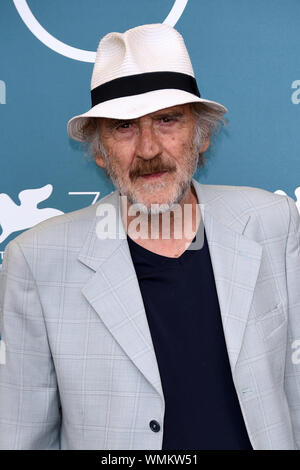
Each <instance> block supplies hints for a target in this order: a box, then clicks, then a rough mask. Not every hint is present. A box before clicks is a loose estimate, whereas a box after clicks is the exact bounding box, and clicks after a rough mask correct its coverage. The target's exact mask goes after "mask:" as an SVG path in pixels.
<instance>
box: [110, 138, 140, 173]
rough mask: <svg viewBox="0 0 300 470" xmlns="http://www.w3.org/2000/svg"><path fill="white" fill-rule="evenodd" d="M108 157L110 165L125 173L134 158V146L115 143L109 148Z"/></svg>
mask: <svg viewBox="0 0 300 470" xmlns="http://www.w3.org/2000/svg"><path fill="white" fill-rule="evenodd" d="M110 157H111V161H112V164H113V165H114V166H117V167H118V168H119V169H120V170H121V171H123V172H127V171H128V170H129V168H130V166H131V164H132V160H133V158H134V146H133V145H128V143H127V144H125V143H120V142H118V143H115V144H114V145H112V146H111V152H110Z"/></svg>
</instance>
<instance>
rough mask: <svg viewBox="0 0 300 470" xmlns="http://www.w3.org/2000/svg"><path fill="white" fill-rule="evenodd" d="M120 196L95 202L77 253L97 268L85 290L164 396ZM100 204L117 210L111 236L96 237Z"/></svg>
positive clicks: (120, 341) (130, 355)
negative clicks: (82, 243)
mask: <svg viewBox="0 0 300 470" xmlns="http://www.w3.org/2000/svg"><path fill="white" fill-rule="evenodd" d="M118 196H119V193H118V191H115V192H113V193H112V194H110V195H108V196H107V197H106V198H105V200H104V199H103V201H102V200H101V201H99V203H98V204H95V218H94V220H93V222H92V224H91V226H90V230H89V234H88V237H87V239H86V241H85V243H84V245H83V247H82V249H81V251H80V254H79V256H78V259H79V261H81V262H82V263H84V264H85V265H87V266H89V267H90V268H91V269H92V270H93V271H94V274H93V275H92V276H91V278H90V280H89V281H88V282H87V283H86V284H85V286H84V287H83V289H82V293H83V295H84V296H85V297H86V299H87V301H88V302H89V303H90V304H91V305H92V306H93V308H94V309H95V311H96V312H97V314H98V315H99V317H100V318H101V320H102V321H103V323H104V324H105V325H106V327H107V328H108V330H109V331H110V333H111V334H112V335H113V336H114V338H115V339H116V341H117V342H118V343H119V345H120V346H121V348H122V349H123V350H124V352H125V353H126V354H127V355H128V357H129V358H130V359H131V360H132V361H133V363H134V364H135V365H136V367H138V369H139V370H140V371H141V372H142V374H143V375H144V377H145V378H146V379H147V380H148V381H149V382H150V384H151V385H152V386H153V387H154V388H155V389H156V391H157V392H158V393H159V394H160V395H161V397H162V398H163V391H162V385H161V380H160V375H159V369H158V364H157V361H156V356H155V351H154V347H153V343H152V338H151V333H150V330H149V326H148V321H147V316H146V312H145V309H144V304H143V299H142V296H141V292H140V289H139V283H138V280H137V277H136V273H135V269H134V265H133V262H132V259H131V255H130V250H129V246H128V243H127V239H126V232H125V231H124V227H123V224H122V219H121V211H120V199H119V197H118ZM101 204H109V205H110V207H112V208H114V209H115V214H116V227H115V230H114V231H113V232H112V233H111V234H110V236H111V238H110V239H109V238H107V239H103V240H101V239H99V238H98V237H97V233H96V225H97V223H98V222H99V220H100V217H97V216H96V210H97V208H98V207H99V206H100V205H101Z"/></svg>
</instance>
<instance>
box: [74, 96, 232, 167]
mask: <svg viewBox="0 0 300 470" xmlns="http://www.w3.org/2000/svg"><path fill="white" fill-rule="evenodd" d="M191 109H192V112H193V115H194V117H195V123H196V127H195V142H196V143H197V145H198V146H199V147H200V146H201V144H202V143H203V142H205V141H206V139H207V138H209V139H210V142H211V141H212V140H213V139H215V137H216V136H217V134H218V132H219V130H220V128H221V127H222V124H223V125H226V124H227V123H228V121H227V119H226V118H224V117H223V114H224V112H223V111H222V110H220V108H217V107H215V106H213V105H207V104H206V103H201V102H200V103H191ZM99 119H100V118H98V117H90V118H86V119H85V120H84V122H83V124H82V127H81V131H82V134H83V136H84V141H83V146H84V149H85V156H86V157H88V158H92V159H93V158H94V157H95V156H96V155H99V154H101V155H103V156H104V158H107V154H106V150H105V148H104V145H103V143H102V141H101V139H100V132H99V127H98V122H99ZM204 153H205V152H203V153H201V152H199V160H198V166H197V168H199V167H201V166H202V167H204V166H205V163H206V158H205V156H204ZM103 170H104V173H105V174H106V175H107V173H106V171H105V168H103Z"/></svg>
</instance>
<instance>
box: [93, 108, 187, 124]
mask: <svg viewBox="0 0 300 470" xmlns="http://www.w3.org/2000/svg"><path fill="white" fill-rule="evenodd" d="M191 113H192V106H191V103H186V104H179V105H175V106H170V107H169V108H162V109H159V110H158V111H154V112H153V113H149V114H144V115H142V116H140V117H138V118H135V119H125V118H124V119H114V118H102V117H101V118H98V119H99V123H100V125H101V124H102V125H104V126H106V125H109V124H110V123H112V122H114V123H117V122H131V121H135V122H138V121H140V120H144V119H145V118H158V117H164V116H170V117H171V116H173V117H180V116H182V117H185V116H190V115H191Z"/></svg>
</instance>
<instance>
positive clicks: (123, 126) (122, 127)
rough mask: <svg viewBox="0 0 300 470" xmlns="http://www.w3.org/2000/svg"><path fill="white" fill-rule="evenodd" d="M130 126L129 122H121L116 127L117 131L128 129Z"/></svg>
mask: <svg viewBox="0 0 300 470" xmlns="http://www.w3.org/2000/svg"><path fill="white" fill-rule="evenodd" d="M130 125H131V123H130V122H123V123H122V124H120V125H119V126H117V129H129V126H130Z"/></svg>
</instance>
